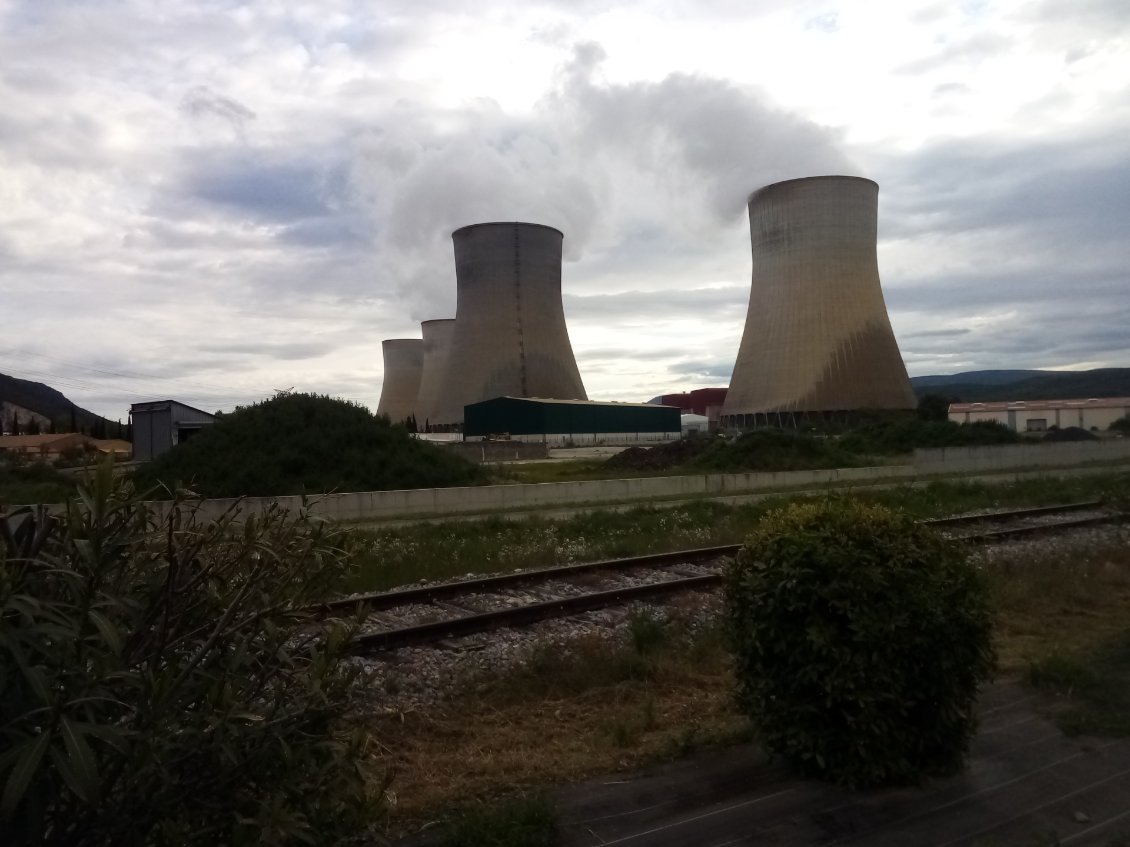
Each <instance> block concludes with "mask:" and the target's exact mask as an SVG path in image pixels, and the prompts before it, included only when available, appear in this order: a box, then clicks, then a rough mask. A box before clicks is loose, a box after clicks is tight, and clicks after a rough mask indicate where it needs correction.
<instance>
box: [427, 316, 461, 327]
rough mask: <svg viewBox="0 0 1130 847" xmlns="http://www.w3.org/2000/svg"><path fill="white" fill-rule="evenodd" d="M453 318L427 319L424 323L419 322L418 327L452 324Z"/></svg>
mask: <svg viewBox="0 0 1130 847" xmlns="http://www.w3.org/2000/svg"><path fill="white" fill-rule="evenodd" d="M453 323H455V318H428V319H427V320H426V321H420V326H423V325H424V324H453Z"/></svg>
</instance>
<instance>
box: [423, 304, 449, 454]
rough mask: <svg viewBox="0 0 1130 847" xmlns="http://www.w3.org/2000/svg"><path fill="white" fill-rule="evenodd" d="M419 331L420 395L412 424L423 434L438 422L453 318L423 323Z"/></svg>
mask: <svg viewBox="0 0 1130 847" xmlns="http://www.w3.org/2000/svg"><path fill="white" fill-rule="evenodd" d="M420 332H421V334H422V335H423V336H424V369H423V371H422V372H421V373H420V393H419V394H418V395H417V396H416V425H417V426H418V427H419V428H420V431H421V432H423V431H424V427H425V426H429V425H432V424H436V423H439V418H437V417H436V414H437V412H438V411H439V409H440V398H441V397H442V396H443V394H442V392H443V381H444V379H445V378H446V376H447V362H448V353H450V352H451V339H452V336H453V335H454V334H455V318H441V319H437V320H432V321H423V322H422V323H421V324H420Z"/></svg>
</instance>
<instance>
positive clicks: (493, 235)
mask: <svg viewBox="0 0 1130 847" xmlns="http://www.w3.org/2000/svg"><path fill="white" fill-rule="evenodd" d="M451 238H452V240H453V241H454V242H455V282H456V309H455V331H454V333H453V334H452V338H451V352H450V353H449V359H448V369H447V376H446V378H445V379H444V381H443V386H444V387H443V390H442V391H441V398H440V400H441V402H440V405H439V407H438V409H437V412H436V418H437V421H435V422H433V423H439V424H440V425H451V424H458V423H461V422H462V420H463V407H464V406H466V405H467V404H468V403H478V402H480V401H482V400H489V399H491V398H493V397H502V396H510V397H552V398H556V399H560V400H585V399H587V396H586V394H585V387H584V385H583V384H582V383H581V374H580V372H579V371H578V370H577V361H576V359H575V358H574V357H573V347H572V345H571V344H570V343H569V333H568V330H567V329H566V328H565V312H564V309H563V308H562V305H561V242H562V240H563V238H564V236H563V235H562V234H561V232H559V231H558V230H556V229H553V228H552V227H548V226H541V225H540V224H529V223H483V224H474V225H472V226H465V227H463V228H462V229H457V230H456V231H455V232H453V233H452V235H451Z"/></svg>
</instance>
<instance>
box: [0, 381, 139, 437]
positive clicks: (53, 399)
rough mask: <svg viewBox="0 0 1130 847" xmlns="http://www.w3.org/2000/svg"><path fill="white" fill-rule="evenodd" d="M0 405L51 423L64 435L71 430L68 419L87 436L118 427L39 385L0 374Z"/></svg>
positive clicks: (113, 430)
mask: <svg viewBox="0 0 1130 847" xmlns="http://www.w3.org/2000/svg"><path fill="white" fill-rule="evenodd" d="M0 404H10V405H12V406H19V407H20V408H22V409H27V410H28V411H29V412H34V413H35V414H36V415H40V416H42V417H44V418H46V419H47V420H49V421H55V423H56V425H57V426H58V427H59V428H60V429H62V430H64V431H66V430H69V429H70V428H71V421H72V415H73V420H74V423H75V424H77V425H78V428H79V429H81V430H84V431H87V432H89V431H91V430H93V429H97V428H98V427H99V426H103V427H106V428H107V432H108V433H114V432H115V431H116V429H117V426H118V422H117V421H109V420H107V419H106V418H103V417H101V416H100V415H96V414H94V412H90V411H87V410H86V409H83V408H82V407H81V406H76V405H75V404H74V403H72V402H71V401H70V400H68V399H67V398H66V397H64V396H63V395H62V394H61V393H60V392H58V391H56V390H55V389H54V388H51V387H50V386H47V385H44V384H43V383H42V382H31V381H30V380H26V379H18V378H16V377H14V376H8V375H7V374H0ZM111 427H112V428H111Z"/></svg>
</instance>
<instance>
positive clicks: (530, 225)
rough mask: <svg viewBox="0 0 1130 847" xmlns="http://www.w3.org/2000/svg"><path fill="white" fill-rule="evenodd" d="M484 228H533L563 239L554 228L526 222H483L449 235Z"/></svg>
mask: <svg viewBox="0 0 1130 847" xmlns="http://www.w3.org/2000/svg"><path fill="white" fill-rule="evenodd" d="M484 226H509V227H515V228H517V227H522V228H523V229H534V228H536V229H548V230H549V231H551V232H556V233H557V234H558V235H560V236H561V238H562V239H564V238H565V233H563V232H562V231H561V230H559V229H558V228H557V227H555V226H549V225H548V224H535V223H529V222H527V221H484V222H483V223H477V224H467V226H461V227H459V229H456V230H453V231H452V233H451V237H452V238H454V237H455V236H457V235H459V233H461V232H467V230H470V229H477V228H479V227H484Z"/></svg>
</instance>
